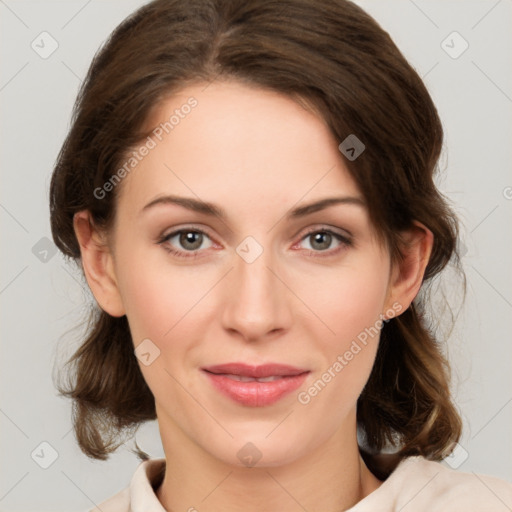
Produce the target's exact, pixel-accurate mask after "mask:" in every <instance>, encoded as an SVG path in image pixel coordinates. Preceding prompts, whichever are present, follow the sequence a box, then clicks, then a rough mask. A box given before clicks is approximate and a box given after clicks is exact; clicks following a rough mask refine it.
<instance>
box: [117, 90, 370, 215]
mask: <svg viewBox="0 0 512 512" xmlns="http://www.w3.org/2000/svg"><path fill="white" fill-rule="evenodd" d="M144 129H145V130H146V131H148V132H149V133H150V137H149V139H151V142H149V139H148V140H147V141H146V144H147V145H150V146H152V147H151V149H150V150H148V151H147V152H146V153H147V154H146V155H145V156H144V157H143V158H141V159H140V161H138V162H137V165H136V167H135V168H134V170H133V171H131V172H130V174H129V176H128V177H127V179H125V180H124V183H123V184H122V185H123V189H124V190H123V192H122V194H121V196H129V199H130V200H129V204H130V205H131V206H135V207H143V203H144V202H147V201H149V200H151V199H152V198H153V197H154V196H155V195H157V194H163V193H172V194H182V195H186V196H188V197H190V196H194V195H195V196H197V197H201V198H202V199H204V200H211V201H212V202H221V203H224V204H232V205H233V207H236V208H237V210H238V211H241V210H243V209H247V208H249V207H251V206H258V205H259V206H260V207H264V206H265V205H270V204H272V205H280V204H281V205H292V204H293V203H297V202H299V201H300V200H301V198H303V197H304V199H309V200H313V199H315V198H319V197H323V196H326V195H331V196H332V195H333V192H339V193H342V194H344V195H359V196H360V193H359V191H358V188H357V186H356V184H355V182H354V180H353V179H352V178H351V176H350V174H349V173H348V170H347V169H346V167H345V165H344V161H343V156H342V155H341V153H340V151H339V150H338V142H337V141H336V140H335V139H334V137H333V135H332V133H331V132H330V131H329V129H328V127H327V125H326V124H325V122H324V121H323V119H321V118H320V117H319V116H317V115H316V114H314V113H312V112H311V111H310V110H307V109H306V108H305V107H304V106H302V105H301V104H299V103H298V102H296V101H294V100H293V99H292V98H290V97H288V96H285V95H282V94H279V93H277V92H274V91H269V90H266V89H261V88H256V87H252V86H247V85H245V84H240V83H237V82H213V83H211V84H204V83H203V84H195V85H191V86H189V87H187V88H184V89H182V90H180V91H179V92H176V93H175V94H173V95H172V96H170V97H168V98H167V99H165V100H164V101H162V102H161V103H160V104H158V105H157V106H156V107H155V108H154V110H153V112H152V114H151V116H150V117H149V118H148V119H147V120H146V122H145V125H144ZM135 149H136V150H137V148H135Z"/></svg>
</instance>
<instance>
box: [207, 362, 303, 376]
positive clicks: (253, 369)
mask: <svg viewBox="0 0 512 512" xmlns="http://www.w3.org/2000/svg"><path fill="white" fill-rule="evenodd" d="M203 370H205V371H207V372H210V373H217V374H222V373H224V374H230V375H240V376H245V377H253V378H255V379H258V378H264V377H273V376H289V375H300V374H301V373H305V372H308V371H309V370H305V369H301V368H296V367H295V366H290V365H287V364H278V363H270V364H263V365H260V366H254V365H248V364H245V363H226V364H217V365H214V366H207V367H204V368H203Z"/></svg>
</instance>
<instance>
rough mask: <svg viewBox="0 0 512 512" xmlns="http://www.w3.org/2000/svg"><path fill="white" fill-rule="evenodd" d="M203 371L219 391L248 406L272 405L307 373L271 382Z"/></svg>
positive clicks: (290, 390) (302, 379) (301, 382)
mask: <svg viewBox="0 0 512 512" xmlns="http://www.w3.org/2000/svg"><path fill="white" fill-rule="evenodd" d="M203 372H204V373H205V374H206V375H207V376H208V378H209V379H210V382H211V383H212V384H213V385H214V386H215V387H216V388H217V389H218V390H219V391H220V392H221V393H223V394H224V395H226V396H228V397H229V398H231V399H232V400H234V401H235V402H238V403H239V404H242V405H246V406H249V407H264V406H266V405H272V404H273V403H275V402H277V401H278V400H279V399H280V398H282V397H284V396H285V395H287V394H288V393H291V392H292V391H295V390H296V389H297V388H299V387H300V386H301V385H302V384H303V383H304V381H305V380H306V377H307V376H308V374H309V372H306V373H301V374H300V375H293V376H287V377H281V378H279V379H276V380H274V381H271V382H258V381H252V382H241V381H239V380H234V379H231V378H229V377H226V376H225V375H216V374H214V373H210V372H207V371H205V370H203Z"/></svg>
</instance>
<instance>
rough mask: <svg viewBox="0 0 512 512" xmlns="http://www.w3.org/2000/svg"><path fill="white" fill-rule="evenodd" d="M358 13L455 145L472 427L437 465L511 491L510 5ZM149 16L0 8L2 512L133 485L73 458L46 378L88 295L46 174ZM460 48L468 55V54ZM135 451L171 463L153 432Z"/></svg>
mask: <svg viewBox="0 0 512 512" xmlns="http://www.w3.org/2000/svg"><path fill="white" fill-rule="evenodd" d="M358 3H359V4H360V5H361V6H363V7H364V8H366V9H367V10H368V11H369V12H370V13H371V14H372V15H373V16H374V17H375V18H376V19H377V20H378V21H379V22H380V24H381V25H382V26H383V27H384V28H385V29H386V30H387V31H388V32H389V33H390V34H391V36H392V37H393V39H394V40H395V42H396V43H397V45H398V47H399V48H400V49H401V50H402V51H403V53H404V54H405V56H406V57H407V58H408V59H409V60H410V62H411V64H412V65H413V66H414V67H415V68H416V69H417V71H418V72H419V74H420V75H421V76H422V77H423V78H424V80H425V82H426V84H427V87H428V88H429V90H430V92H431V94H432V96H433V99H434V102H435V103H436V105H437V106H438V109H439V112H440V115H441V118H442V121H443V124H444V128H445V134H446V138H445V148H444V152H443V156H442V159H441V166H442V168H443V169H444V170H445V172H444V174H443V176H442V177H441V178H440V181H439V186H440V188H441V189H442V190H443V191H444V192H445V193H446V195H447V196H448V197H449V198H450V199H451V200H452V201H453V203H454V205H455V208H456V211H457V212H458V214H459V215H460V218H461V221H462V223H463V242H462V246H461V249H462V252H463V253H464V258H463V264H464V268H465V271H466V274H467V278H468V295H467V298H466V303H465V305H464V308H463V310H462V311H461V313H460V315H459V316H458V320H457V323H456V326H455V329H454V330H453V332H452V333H451V336H450V337H449V339H448V341H447V344H446V346H445V347H446V352H447V354H448V356H449V358H450V361H451V362H452V365H453V393H454V395H455V400H456V402H457V404H458V406H459V408H460V411H461V413H462V416H463V419H464V423H465V425H464V435H463V439H462V440H461V443H460V447H458V448H457V450H456V452H455V454H454V456H453V457H452V458H451V459H450V460H447V461H444V462H443V463H442V464H444V465H446V464H448V465H450V466H452V467H456V468H458V470H459V471H468V472H471V471H474V472H477V473H486V474H492V475H496V476H499V477H501V478H504V479H507V480H512V435H511V432H512V428H511V427H512V403H511V402H512V372H511V362H512V343H511V339H510V325H509V324H510V318H511V309H512V291H511V290H512V287H511V284H512V283H511V281H512V275H511V266H510V261H511V253H512V242H511V236H510V226H511V224H512V223H511V220H512V173H511V172H510V162H511V161H512V154H511V153H512V144H511V141H512V133H511V132H512V122H511V120H512V117H511V113H512V76H511V72H510V69H511V68H510V62H511V57H512V36H511V31H510V22H511V20H512V1H511V0H499V1H496V0H491V1H460V0H459V1H446V0H442V1H441V0H436V1H433V0H428V1H427V0H422V1H420V0H415V1H412V0H395V1H386V2H384V1H382V0H372V1H359V2H358ZM139 5H141V2H140V1H136V0H129V1H127V0H123V1H121V0H117V1H99V0H95V1H91V0H89V1H80V2H76V1H37V2H36V1H20V0H18V1H14V0H0V24H1V32H0V34H1V36H0V37H1V42H0V52H1V63H2V65H1V71H0V101H1V108H2V118H1V124H0V130H1V132H0V140H1V167H0V168H1V173H2V174H1V180H2V186H1V189H0V223H1V229H2V246H1V249H2V253H1V254H2V255H1V258H2V259H1V275H0V301H1V306H0V308H1V309H0V314H1V334H2V337H1V355H2V357H1V361H0V365H1V366H0V380H1V386H0V393H1V395H0V431H1V443H0V461H1V463H0V510H1V511H2V512H4V511H5V512H7V511H11V512H15V511H24V512H28V511H32V510H34V511H35V510H37V511H39V512H43V511H53V512H58V511H72V510H75V511H80V510H88V509H89V508H91V507H92V506H93V504H97V503H99V502H101V501H102V500H104V499H106V498H107V497H109V496H111V495H112V494H114V493H115V492H117V491H118V490H120V489H122V488H124V487H125V486H127V485H128V483H129V480H130V477H131V475H132V474H133V471H134V470H135V468H136V467H137V465H138V460H137V459H136V457H135V456H134V455H132V454H131V453H129V452H128V450H127V448H125V447H123V448H121V449H120V450H119V452H118V453H117V454H115V455H114V456H112V457H111V458H110V459H109V460H108V461H107V462H100V461H91V460H89V459H88V458H87V457H86V456H85V455H83V454H82V453H81V452H80V450H79V449H78V447H77V445H76V442H75V440H74V437H73V433H72V431H71V418H70V411H71V408H70V403H69V401H68V400H67V399H64V398H60V397H58V396H57V393H56V390H55V388H54V386H53V382H52V371H53V368H54V364H55V361H56V358H58V359H57V361H59V360H64V358H65V357H66V356H67V355H69V354H70V353H71V352H72V351H73V349H74V348H76V344H77V342H78V340H79V334H80V331H79V330H78V331H77V330H74V331H73V330H70V329H72V328H73V327H74V326H76V325H77V324H79V323H80V321H81V320H82V318H83V315H84V314H85V313H86V311H87V309H88V301H89V300H90V295H89V292H88V291H87V290H85V289H84V287H83V284H82V280H81V277H80V275H79V273H77V272H76V270H74V269H73V267H72V266H70V265H68V264H66V262H65V260H64V259H63V258H62V257H61V255H60V253H56V254H54V253H53V250H54V248H53V247H52V244H51V243H49V241H48V240H46V239H45V237H46V238H51V236H50V229H49V219H48V199H47V197H48V186H49V180H50V174H51V170H52V166H53V164H54V162H55V158H56V156H57V152H58V150H59V149H60V146H61V144H62V142H63V140H64V137H65V134H66V132H67V129H68V127H69V122H70V114H71V109H72V105H73V102H74V99H75V96H76V93H77V90H78V86H79V84H80V81H81V79H82V78H83V77H84V76H85V73H86V70H87V68H88V66H89V64H90V61H91V59H92V56H93V54H94V52H95V51H96V49H97V48H98V47H99V45H100V44H101V43H102V42H103V41H104V40H105V38H106V37H107V36H108V35H109V33H110V32H111V31H112V30H113V29H114V27H115V26H116V25H117V24H118V23H119V22H120V21H121V20H122V19H123V18H124V17H125V16H126V15H128V14H129V13H130V12H131V11H132V10H134V9H135V8H137V7H138V6H139ZM43 31H47V32H48V33H49V34H51V37H52V38H53V39H54V40H55V41H57V43H58V48H57V50H56V51H55V52H54V53H53V54H52V55H50V56H49V57H48V58H46V59H43V58H42V57H41V56H40V55H39V54H38V53H37V52H36V51H35V50H34V49H33V48H32V47H31V43H32V41H34V40H35V43H34V45H36V44H38V45H39V51H40V52H41V51H43V48H42V46H43V43H41V38H42V37H46V38H47V39H45V40H44V41H45V42H44V49H46V50H48V49H50V48H51V40H50V39H48V36H39V35H40V34H41V32H43ZM454 31H456V32H458V33H459V34H460V36H461V37H462V38H463V39H461V38H460V37H459V36H457V35H451V36H450V34H452V32H454ZM448 36H450V37H448ZM447 37H448V39H447ZM464 40H465V41H467V43H468V44H469V47H468V49H467V50H466V51H465V52H464V53H462V54H461V55H458V54H459V53H460V52H461V50H462V49H463V48H464V46H465V43H464ZM443 41H445V42H444V43H443ZM450 54H451V55H450ZM455 57H456V58H455ZM445 282H446V283H447V285H446V286H445V292H446V293H447V295H448V297H449V298H450V300H451V301H452V304H453V305H454V307H455V308H456V307H457V304H458V297H459V295H460V293H459V292H458V291H457V290H458V289H457V288H456V287H455V286H454V285H452V284H451V276H450V275H448V276H447V279H446V281H445ZM137 440H138V442H139V444H140V445H141V446H142V448H143V449H145V450H146V451H148V452H149V453H150V454H151V455H152V456H155V457H159V456H162V455H163V453H162V451H161V445H160V442H159V438H158V430H157V428H156V425H155V423H153V424H148V425H147V426H145V427H144V428H142V429H141V431H140V432H139V434H138V435H137ZM42 442H46V443H49V445H51V446H48V445H42V446H41V445H40V444H41V443H42ZM31 454H32V456H31ZM55 457H56V458H55ZM53 459H55V460H53ZM44 465H49V467H47V469H44V468H43V467H41V466H44Z"/></svg>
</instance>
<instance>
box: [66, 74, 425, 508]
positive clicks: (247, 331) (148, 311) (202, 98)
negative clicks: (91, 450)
mask: <svg viewBox="0 0 512 512" xmlns="http://www.w3.org/2000/svg"><path fill="white" fill-rule="evenodd" d="M190 96H194V97H195V98H196V99H197V101H198V105H197V107H195V108H194V109H193V110H192V112H191V113H190V114H189V115H188V116H186V117H185V118H184V119H182V120H180V123H179V124H178V125H177V126H175V127H174V129H173V131H172V132H171V133H170V134H169V135H168V136H166V137H164V138H163V140H162V141H161V142H159V143H158V145H157V146H156V147H155V148H154V149H152V150H151V151H150V152H149V154H148V155H147V156H146V157H144V158H143V159H142V161H141V162H140V163H139V164H138V165H137V167H136V169H135V170H133V171H132V172H131V173H130V174H129V175H128V176H127V177H126V178H124V180H123V182H122V184H121V185H120V189H119V190H117V193H118V194H119V196H118V208H117V212H116V220H115V224H114V226H113V228H112V230H111V231H110V232H109V233H102V232H100V231H98V230H96V229H95V228H94V226H93V225H92V222H91V220H90V217H89V214H88V212H87V211H83V212H79V213H78V214H76V215H75V232H76V234H77V237H78V240H79V242H80V246H81V251H82V263H83V267H84V272H85V275H86V277H87V280H88V283H89V286H90V287H91V290H92V292H93V293H94V296H95V297H96V299H97V301H98V303H99V305H100V306H101V307H102V308H103V309H104V310H105V311H107V312H108V313H110V314H111V315H113V316H122V315H125V314H126V315H127V318H128V321H129V325H130V330H131V333H132V338H133V342H134V346H135V347H137V346H138V345H139V344H140V343H141V342H142V341H143V340H145V339H147V338H149V339H150V340H151V342H152V343H154V345H156V346H157V347H158V349H159V350H160V355H159V356H158V357H157V358H156V359H155V360H154V361H153V362H152V363H151V364H150V365H148V366H145V365H143V364H142V363H141V362H140V361H139V365H140V369H141V371H142V373H143V375H144V378H145V380H146V382H147V383H148V385H149V387H150V389H151V391H152V393H153V394H154V396H155V402H156V409H157V416H158V425H159V429H160V433H161V437H162V443H163V448H164V452H165V455H166V461H167V462H166V463H167V466H166V468H167V469H166V474H165V478H164V481H163V483H162V485H161V486H160V487H159V489H158V491H157V497H158V499H159V500H160V502H161V503H162V505H163V506H164V508H166V509H167V510H173V511H178V510H189V509H190V507H197V509H200V510H201V511H202V512H214V511H215V512H219V511H225V510H231V511H238V510H240V511H241V510H244V511H245V512H251V511H259V512H261V511H263V510H265V511H282V510H287V511H290V512H294V511H301V512H302V511H303V510H304V509H306V510H308V511H310V512H314V511H318V512H319V511H322V512H326V511H333V512H334V511H339V510H345V509H347V508H349V507H351V506H353V505H354V504H355V503H357V502H358V501H360V500H361V499H363V498H364V497H365V496H367V495H368V494H369V493H371V492H372V491H374V490H375V489H377V488H378V487H379V485H381V483H382V482H380V481H379V480H378V479H377V478H376V477H375V476H374V475H373V474H372V473H371V472H370V471H369V470H368V468H367V467H366V465H365V464H364V462H363V460H362V458H361V456H360V454H359V451H358V444H357V435H356V402H357V398H358V396H359V394H360V393H361V391H362V389H363V387H364V385H365V383H366V381H367V380H368V377H369V375H370V372H371V369H372V365H373V362H374V360H375V355H376V350H377V346H378V338H379V336H378V335H377V336H374V337H373V338H370V340H369V342H368V343H367V345H366V346H364V348H363V349H362V350H361V351H360V352H359V353H357V355H355V356H354V358H353V359H352V360H351V361H349V363H348V364H347V365H346V366H345V367H344V368H343V370H342V371H340V372H339V373H337V374H336V376H335V377H334V378H332V379H331V381H330V382H329V383H328V384H327V385H326V386H325V387H324V389H323V390H322V391H321V392H320V393H318V394H317V396H314V397H312V398H311V400H310V401H309V403H307V404H301V403H299V401H298V399H297V395H298V393H299V392H300V391H304V390H308V389H309V388H310V387H311V386H312V384H313V383H314V382H315V381H317V380H318V379H319V378H320V377H321V375H322V374H323V373H324V372H326V371H327V369H328V368H329V367H332V365H333V364H334V362H335V361H336V360H337V357H338V356H339V355H343V354H344V353H345V352H346V351H347V350H348V349H349V347H350V345H351V343H352V341H353V340H354V339H356V337H357V336H358V334H359V333H361V332H362V331H364V329H365V328H368V327H370V326H374V325H375V324H376V322H377V321H378V320H379V318H382V316H380V315H385V316H390V315H389V312H390V310H391V311H392V312H394V311H396V310H397V305H398V308H399V309H400V311H405V310H406V309H407V307H408V306H409V305H410V303H411V301H412V300H413V298H414V297H415V296H416V294H417V293H418V291H419V288H420V285H421V282H422V277H423V274H424V271H425V267H426V264H427V262H428V258H429V256H430V252H431V248H432V242H433V236H432V233H431V232H430V231H429V230H428V229H427V228H426V227H425V226H423V225H421V224H420V223H415V227H414V228H413V229H411V230H410V231H407V232H405V233H403V236H404V238H405V239H406V240H407V241H408V242H409V248H408V249H407V251H406V252H404V259H403V261H402V262H401V263H400V264H398V263H396V264H394V263H392V262H391V260H390V255H389V252H388V251H387V249H386V248H385V247H384V246H382V245H381V244H380V243H379V241H378V240H377V238H376V236H375V232H374V228H373V226H372V225H371V223H370V220H369V217H368V212H367V209H366V207H365V206H364V204H363V205H358V204H336V205H334V206H330V207H328V208H326V209H324V210H321V211H317V212H315V213H312V214H310V215H308V216H306V217H303V218H298V219H292V220H290V219H288V218H287V217H286V214H287V212H288V211H289V210H291V209H293V208H295V207H297V206H302V205H304V204H308V203H310V202H313V201H315V200H319V199H322V198H325V197H333V196H351V197H357V198H361V199H363V198H362V195H361V193H360V191H359V190H358V188H357V186H356V184H355V182H354V181H353V179H352V178H351V177H350V175H349V173H348V171H347V170H346V168H345V166H344V157H343V155H342V154H341V153H340V151H339V150H338V144H339V142H340V141H337V140H335V139H334V138H333V136H332V134H331V133H330V131H329V130H328V128H327V126H326V125H325V123H324V122H323V120H322V119H321V118H319V117H318V116H316V115H315V114H313V113H312V112H310V111H309V110H306V109H305V108H304V107H303V106H300V105H299V104H298V103H296V102H295V101H293V100H292V99H291V98H289V97H286V96H282V95H279V94H277V93H275V92H271V91H266V90H262V89H257V88H252V87H248V86H247V85H242V84H239V83H236V82H214V83H212V84H210V85H209V86H208V87H206V88H205V84H197V85H194V86H190V87H188V88H186V89H184V90H183V91H181V92H180V93H178V94H175V95H173V96H172V97H171V98H168V99H166V100H165V102H163V103H162V104H161V105H160V107H159V108H158V109H157V110H156V111H155V113H154V114H153V116H152V118H151V119H149V120H147V124H148V126H157V125H158V123H159V122H162V121H164V120H166V119H168V118H169V116H170V115H171V114H172V113H173V111H174V110H175V109H176V108H180V106H181V105H183V104H184V103H185V102H186V101H187V98H189V97H190ZM166 194H173V195H178V196H182V197H192V198H194V199H198V198H200V199H201V200H203V201H209V202H212V203H215V204H216V205H217V206H219V207H221V208H222V209H224V210H225V212H226V216H227V217H226V219H224V220H221V219H220V218H219V217H217V216H208V215H205V214H204V213H197V212H193V211H190V210H187V209H186V208H184V207H182V206H178V205H174V204H159V205H157V206H153V207H150V208H147V209H146V210H145V211H142V210H143V208H144V206H145V205H147V204H148V203H150V202H151V201H152V200H154V199H155V198H157V197H161V196H163V195H166ZM179 228H193V229H201V230H203V231H205V232H206V234H207V236H204V237H203V242H202V243H201V241H200V240H199V241H198V242H197V243H196V245H195V246H194V243H195V242H189V243H188V245H187V241H186V240H185V241H183V240H182V243H181V244H180V239H179V235H178V236H174V237H173V238H172V239H170V240H167V241H166V242H164V243H163V244H162V243H158V242H159V239H160V238H161V237H163V236H164V235H167V234H169V233H171V232H172V231H174V230H176V229H179ZM310 228H315V229H316V228H318V229H316V231H315V232H318V231H322V230H325V229H331V230H332V231H334V232H335V233H339V234H341V235H343V236H345V237H347V236H350V239H351V240H352V243H351V244H350V245H346V244H344V243H342V242H340V241H338V240H337V239H336V237H334V236H333V237H332V239H331V241H330V242H329V239H328V238H327V241H326V242H325V241H324V242H322V241H320V242H315V237H314V236H307V231H308V229H310ZM247 236H251V237H253V238H254V239H255V240H256V241H257V243H258V244H259V245H260V246H261V248H262V249H263V252H262V253H261V255H259V257H257V258H256V259H255V261H253V262H252V263H248V262H247V261H245V260H244V259H243V258H242V257H240V256H239V254H238V253H237V252H236V249H237V247H238V246H239V244H240V243H241V242H242V241H243V240H244V239H245V238H246V237H247ZM322 243H323V244H324V245H322ZM329 244H330V245H329ZM191 246H194V247H196V249H195V252H196V253H198V254H197V256H196V257H178V256H175V255H173V254H171V253H170V252H169V251H168V250H167V249H168V248H174V249H176V250H180V251H181V252H182V253H185V254H187V248H188V249H189V253H188V254H190V247H191ZM197 247H199V248H198V249H197ZM251 250H253V249H251ZM393 305H395V309H393ZM233 361H244V362H248V363H252V364H264V363H268V362H279V363H284V364H290V365H294V366H297V367H299V368H305V369H309V370H310V371H311V373H310V374H309V375H308V377H307V379H306V382H305V383H304V385H303V386H302V387H301V388H300V389H299V390H297V391H296V392H293V393H291V394H289V395H287V396H285V397H284V398H282V399H281V400H279V401H278V402H277V403H275V404H273V405H271V406H266V407H247V406H243V405H240V404H238V403H235V402H233V401H231V400H230V399H229V398H227V397H225V396H224V395H221V394H219V393H218V392H217V391H216V390H215V389H214V388H213V387H212V386H211V384H210V382H209V380H208V379H207V378H206V377H205V375H204V374H203V373H202V372H201V371H200V368H201V367H203V366H207V365H213V364H220V363H226V362H233ZM249 442H250V443H252V444H253V445H254V446H256V448H257V450H258V452H259V453H260V454H261V459H260V460H259V461H258V462H257V464H256V465H255V466H254V467H247V466H246V465H244V463H243V462H242V461H241V460H240V459H239V458H238V457H237V453H238V452H239V450H241V449H243V448H244V447H245V448H244V449H245V450H248V449H249V448H247V446H246V445H247V443H249ZM191 475H193V477H191ZM203 499H204V501H202V500H203Z"/></svg>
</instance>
